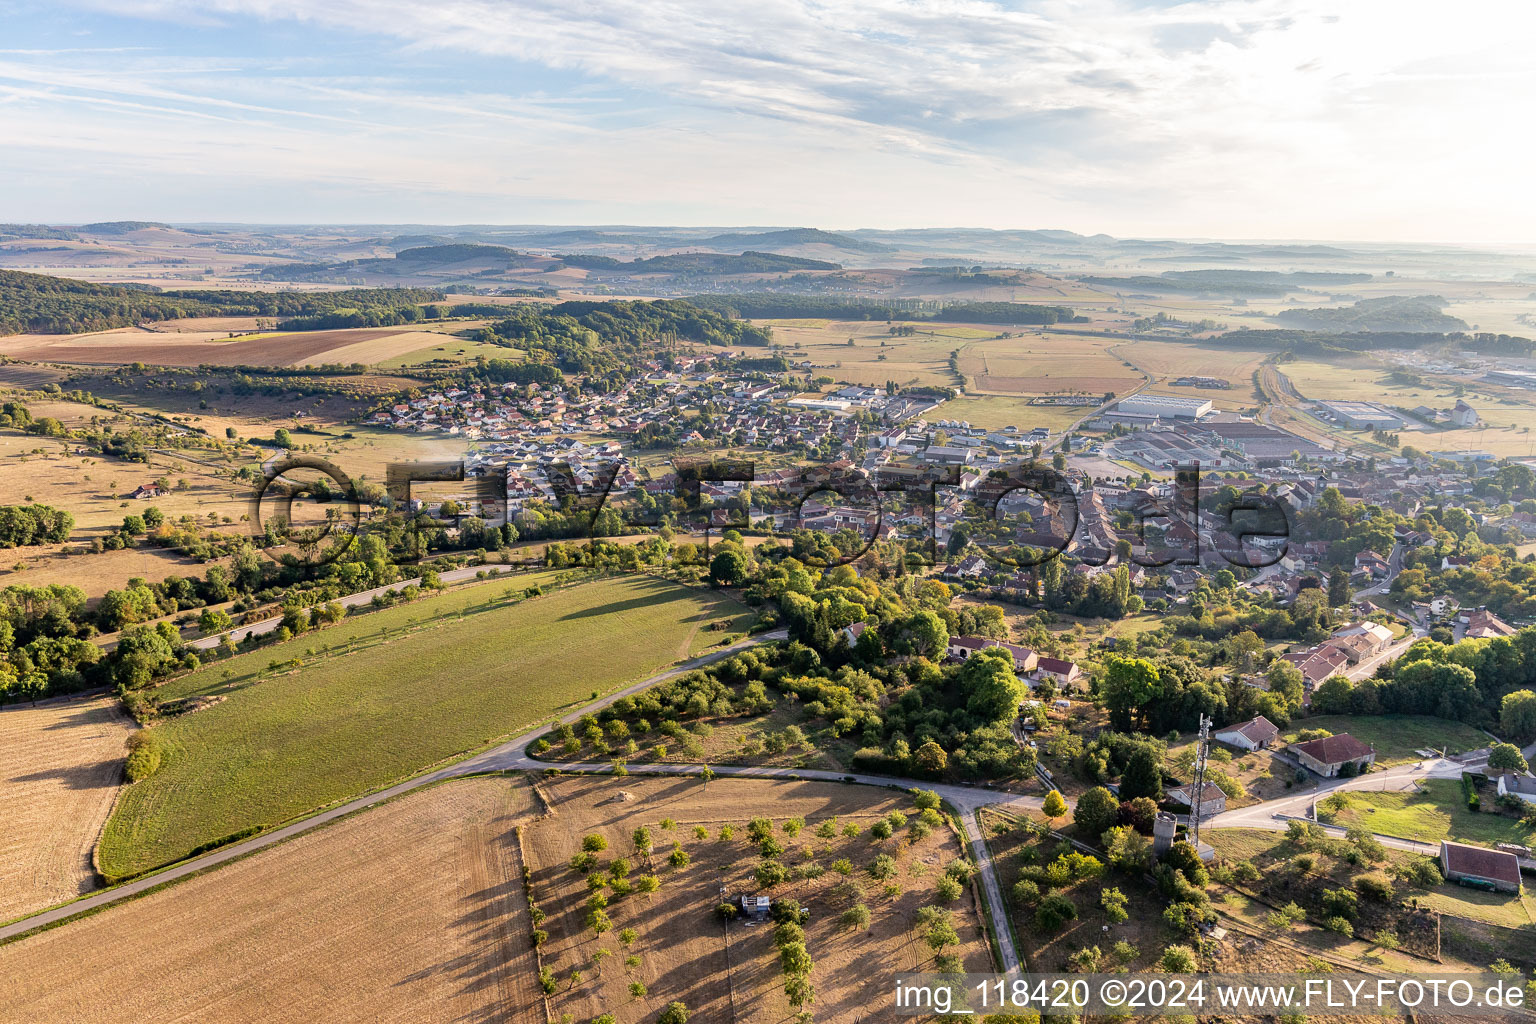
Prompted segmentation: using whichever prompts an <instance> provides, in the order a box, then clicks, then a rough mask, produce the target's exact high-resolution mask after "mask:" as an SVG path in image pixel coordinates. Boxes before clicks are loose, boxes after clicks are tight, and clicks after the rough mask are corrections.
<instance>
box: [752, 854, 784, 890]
mask: <svg viewBox="0 0 1536 1024" xmlns="http://www.w3.org/2000/svg"><path fill="white" fill-rule="evenodd" d="M752 877H753V878H754V879H755V880H756V881H757V886H758V888H760V889H766V888H768V887H769V886H773V885H778V884H779V883H780V882H782V881H784V879H786V878H788V877H789V869H788V868H786V867H785V866H784V865H783V864H780V863H779V862H778V861H776V860H765V861H763V862H762V863H761V864H759V865H758V866H757V869H756V870H755V871H753V872H752Z"/></svg>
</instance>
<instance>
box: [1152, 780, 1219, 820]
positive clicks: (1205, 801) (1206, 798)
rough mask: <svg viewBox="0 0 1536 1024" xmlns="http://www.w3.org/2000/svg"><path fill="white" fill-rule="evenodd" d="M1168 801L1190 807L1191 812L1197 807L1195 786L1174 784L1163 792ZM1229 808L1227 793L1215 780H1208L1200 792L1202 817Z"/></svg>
mask: <svg viewBox="0 0 1536 1024" xmlns="http://www.w3.org/2000/svg"><path fill="white" fill-rule="evenodd" d="M1163 795H1164V796H1165V797H1167V799H1168V802H1169V803H1172V804H1178V805H1180V806H1183V807H1188V808H1189V809H1190V811H1191V812H1193V811H1194V809H1195V787H1194V786H1193V785H1189V786H1174V787H1171V788H1170V789H1169V790H1168V791H1167V792H1166V793H1164V794H1163ZM1226 809H1227V794H1225V793H1223V792H1222V791H1221V787H1220V786H1218V785H1216V784H1215V783H1214V782H1207V783H1206V784H1205V786H1204V788H1203V789H1202V791H1201V793H1200V817H1202V818H1205V817H1208V816H1209V815H1212V814H1220V813H1221V812H1222V811H1224V810H1226Z"/></svg>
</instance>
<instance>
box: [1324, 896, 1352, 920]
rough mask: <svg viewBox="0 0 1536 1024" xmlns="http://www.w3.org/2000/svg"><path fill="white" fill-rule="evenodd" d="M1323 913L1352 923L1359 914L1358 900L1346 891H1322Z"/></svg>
mask: <svg viewBox="0 0 1536 1024" xmlns="http://www.w3.org/2000/svg"><path fill="white" fill-rule="evenodd" d="M1323 913H1325V914H1327V915H1328V916H1329V917H1343V918H1347V919H1349V920H1351V921H1353V920H1354V919H1355V918H1356V917H1357V916H1359V913H1360V898H1359V897H1358V896H1356V895H1355V894H1354V893H1353V892H1351V891H1350V890H1348V889H1324V890H1323Z"/></svg>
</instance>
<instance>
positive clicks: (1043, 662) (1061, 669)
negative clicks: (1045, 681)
mask: <svg viewBox="0 0 1536 1024" xmlns="http://www.w3.org/2000/svg"><path fill="white" fill-rule="evenodd" d="M1035 666H1036V667H1037V668H1039V669H1042V670H1043V671H1046V672H1055V673H1056V674H1058V675H1068V674H1070V673H1071V672H1072V671H1073V670H1074V669H1076V668H1077V666H1076V665H1075V664H1073V663H1072V662H1070V661H1062V660H1061V659H1060V658H1046V657H1042V658H1041V659H1040V660H1039V661H1037V662H1036V663H1035Z"/></svg>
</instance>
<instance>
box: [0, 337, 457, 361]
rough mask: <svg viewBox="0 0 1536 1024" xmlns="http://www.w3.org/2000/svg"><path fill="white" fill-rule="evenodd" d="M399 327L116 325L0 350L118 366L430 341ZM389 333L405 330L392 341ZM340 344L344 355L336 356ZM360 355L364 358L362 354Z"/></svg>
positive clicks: (382, 353) (282, 356)
mask: <svg viewBox="0 0 1536 1024" xmlns="http://www.w3.org/2000/svg"><path fill="white" fill-rule="evenodd" d="M422 334H423V332H421V331H419V330H416V329H414V328H403V327H359V328H350V329H345V330H334V331H297V332H287V333H272V334H249V335H245V336H243V337H235V338H231V337H229V332H228V331H157V330H150V329H147V328H143V327H119V328H114V329H113V330H109V331H95V332H91V333H88V334H15V335H11V336H10V337H8V338H3V339H0V352H3V353H4V354H5V355H8V356H13V357H15V358H18V359H27V360H35V361H41V362H52V363H79V364H83V365H87V366H90V365H106V366H121V365H125V364H127V363H132V362H142V363H147V364H149V365H152V366H203V365H209V366H303V365H313V364H316V363H326V362H342V361H345V362H351V361H352V360H353V359H355V358H356V357H357V355H358V354H363V355H365V356H366V355H367V353H369V352H376V353H378V355H377V358H389V357H390V356H392V355H398V354H400V353H403V352H409V351H412V350H414V349H418V348H421V347H422V346H423V345H424V344H428V343H430V342H431V341H432V337H430V336H429V337H427V338H426V339H425V340H423V339H422V337H421V335H422ZM394 335H410V337H409V338H406V339H405V340H404V341H402V342H400V343H398V344H395V345H393V346H391V345H388V344H381V343H383V342H384V341H385V339H388V338H390V337H392V336H394ZM343 349H345V350H346V351H347V352H348V353H351V354H350V355H346V356H345V357H344V358H341V359H338V358H335V357H334V353H336V352H338V351H340V350H343ZM365 361H369V360H366V359H365Z"/></svg>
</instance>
